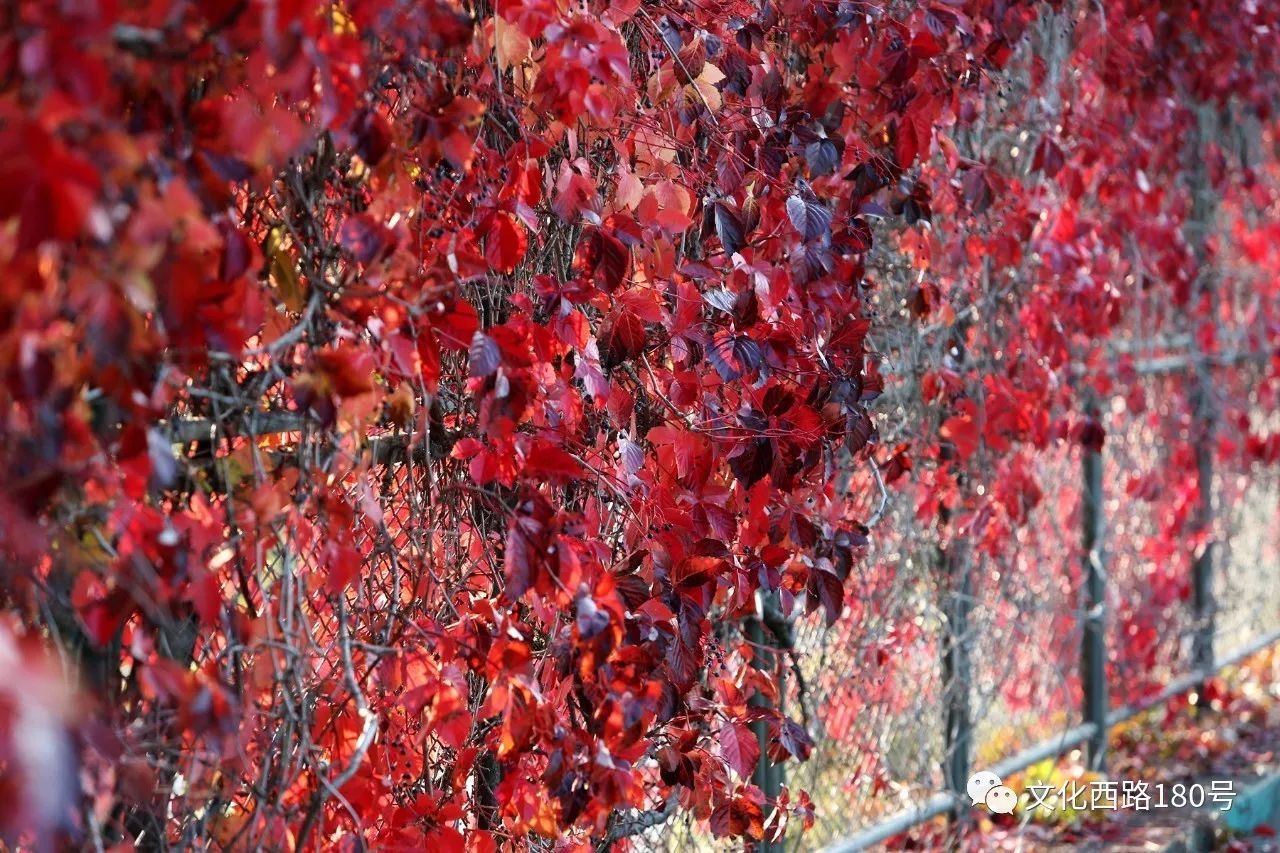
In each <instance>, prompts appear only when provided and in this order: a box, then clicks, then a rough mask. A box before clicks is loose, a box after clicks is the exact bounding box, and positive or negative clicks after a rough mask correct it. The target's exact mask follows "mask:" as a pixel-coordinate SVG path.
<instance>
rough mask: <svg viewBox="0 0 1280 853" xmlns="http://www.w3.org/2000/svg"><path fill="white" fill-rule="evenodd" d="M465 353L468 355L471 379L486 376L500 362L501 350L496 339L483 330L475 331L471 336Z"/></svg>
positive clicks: (494, 369) (495, 368)
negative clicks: (469, 344)
mask: <svg viewBox="0 0 1280 853" xmlns="http://www.w3.org/2000/svg"><path fill="white" fill-rule="evenodd" d="M467 354H468V356H469V357H470V376H471V378H473V379H476V378H479V377H482V376H488V375H489V374H491V373H493V372H494V371H496V370H497V369H498V365H500V364H501V363H502V351H501V350H499V349H498V343H497V341H495V340H494V339H493V338H491V337H489V336H488V335H486V334H485V333H484V332H479V331H477V332H476V333H475V334H474V335H472V336H471V346H470V347H468V348H467Z"/></svg>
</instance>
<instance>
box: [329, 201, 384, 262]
mask: <svg viewBox="0 0 1280 853" xmlns="http://www.w3.org/2000/svg"><path fill="white" fill-rule="evenodd" d="M338 243H339V244H340V245H341V246H342V248H343V249H345V250H346V251H347V252H348V253H349V254H350V255H351V256H352V257H353V258H355V259H356V261H358V262H359V263H362V264H368V263H372V262H373V261H374V260H375V259H377V258H378V257H379V256H381V255H382V254H383V253H385V252H387V251H389V250H390V249H391V247H392V246H393V245H394V243H395V234H394V233H393V232H392V231H390V230H389V229H387V228H385V227H384V226H383V225H382V223H380V222H378V221H377V220H375V219H374V218H373V217H372V216H370V215H369V214H367V213H357V214H356V215H354V216H348V217H347V218H346V219H345V220H343V222H342V227H341V228H339V229H338Z"/></svg>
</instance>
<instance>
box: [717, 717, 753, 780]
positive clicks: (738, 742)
mask: <svg viewBox="0 0 1280 853" xmlns="http://www.w3.org/2000/svg"><path fill="white" fill-rule="evenodd" d="M720 754H721V755H723V756H724V760H725V762H726V763H727V764H728V765H729V766H730V767H732V768H733V770H734V772H735V773H737V774H738V775H739V776H741V777H742V778H743V779H750V778H751V774H752V773H753V772H755V769H756V763H757V762H758V761H759V760H760V741H758V740H756V734H755V732H753V731H751V728H750V727H749V726H748V725H747V724H746V723H742V722H729V723H725V724H724V725H722V726H721V727H720Z"/></svg>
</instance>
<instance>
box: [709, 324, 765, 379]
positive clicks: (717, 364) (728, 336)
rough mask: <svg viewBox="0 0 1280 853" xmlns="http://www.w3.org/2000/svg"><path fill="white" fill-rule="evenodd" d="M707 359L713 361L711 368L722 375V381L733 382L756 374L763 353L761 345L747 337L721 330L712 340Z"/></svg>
mask: <svg viewBox="0 0 1280 853" xmlns="http://www.w3.org/2000/svg"><path fill="white" fill-rule="evenodd" d="M707 358H709V359H710V360H711V366H712V367H714V368H715V369H716V372H717V373H719V374H720V378H721V379H723V380H724V381H725V382H732V381H733V380H735V379H741V378H742V377H743V376H746V375H747V374H749V373H755V372H756V370H758V369H759V367H760V362H761V359H762V358H763V353H762V352H761V351H760V345H759V344H757V343H756V342H755V341H754V340H753V339H751V338H749V337H747V336H746V335H735V334H733V333H731V332H728V331H725V330H721V331H719V332H716V334H715V336H714V337H713V338H712V339H711V347H710V348H709V349H708V350H707Z"/></svg>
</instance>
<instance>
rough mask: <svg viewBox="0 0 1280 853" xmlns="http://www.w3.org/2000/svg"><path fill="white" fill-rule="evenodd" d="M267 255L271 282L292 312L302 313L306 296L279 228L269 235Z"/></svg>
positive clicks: (266, 248)
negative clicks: (269, 262)
mask: <svg viewBox="0 0 1280 853" xmlns="http://www.w3.org/2000/svg"><path fill="white" fill-rule="evenodd" d="M265 250H266V251H265V254H266V256H267V257H268V258H270V259H271V270H270V272H271V280H272V282H274V284H275V286H276V290H278V291H279V292H280V299H281V300H282V301H283V302H284V304H285V305H286V306H288V308H289V310H290V311H301V310H302V306H303V304H304V302H305V301H306V300H305V299H304V296H305V294H304V293H303V285H302V282H301V281H300V280H299V278H298V270H297V267H295V266H294V263H293V255H291V254H290V253H289V250H288V249H287V248H285V246H284V240H283V234H282V232H281V230H280V229H279V228H272V229H271V232H270V233H269V234H267V243H266V246H265Z"/></svg>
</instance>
